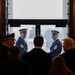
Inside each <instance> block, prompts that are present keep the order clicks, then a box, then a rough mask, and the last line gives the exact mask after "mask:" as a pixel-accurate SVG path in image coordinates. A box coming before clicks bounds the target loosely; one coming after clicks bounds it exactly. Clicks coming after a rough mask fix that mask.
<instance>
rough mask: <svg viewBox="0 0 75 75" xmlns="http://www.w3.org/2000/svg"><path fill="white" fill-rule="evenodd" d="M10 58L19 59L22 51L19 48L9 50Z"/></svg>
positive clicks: (14, 47)
mask: <svg viewBox="0 0 75 75" xmlns="http://www.w3.org/2000/svg"><path fill="white" fill-rule="evenodd" d="M9 55H10V57H11V58H12V57H19V55H20V49H19V48H18V47H17V46H13V47H11V48H10V50H9Z"/></svg>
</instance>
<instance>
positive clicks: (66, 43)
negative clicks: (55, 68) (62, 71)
mask: <svg viewBox="0 0 75 75" xmlns="http://www.w3.org/2000/svg"><path fill="white" fill-rule="evenodd" d="M63 50H64V53H62V54H61V55H60V56H61V57H62V58H63V59H64V60H65V63H66V66H67V67H68V68H69V69H70V70H72V71H73V72H74V73H75V47H74V40H73V39H72V38H65V39H64V40H63Z"/></svg>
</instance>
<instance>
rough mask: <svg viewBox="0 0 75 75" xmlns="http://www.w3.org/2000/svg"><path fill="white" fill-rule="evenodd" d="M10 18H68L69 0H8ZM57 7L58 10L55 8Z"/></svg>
mask: <svg viewBox="0 0 75 75" xmlns="http://www.w3.org/2000/svg"><path fill="white" fill-rule="evenodd" d="M8 1H9V2H8V3H9V5H8V6H9V7H8V12H9V15H8V18H9V19H67V18H68V16H67V13H68V5H67V3H68V0H8ZM55 9H56V10H55Z"/></svg>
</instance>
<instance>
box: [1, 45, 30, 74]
mask: <svg viewBox="0 0 75 75" xmlns="http://www.w3.org/2000/svg"><path fill="white" fill-rule="evenodd" d="M9 55H10V59H9V60H7V61H4V62H1V63H0V73H1V74H3V75H4V74H6V75H15V74H17V75H31V68H30V64H29V63H28V62H26V61H25V62H22V61H21V60H20V50H19V48H18V47H17V46H13V47H11V48H10V50H9Z"/></svg>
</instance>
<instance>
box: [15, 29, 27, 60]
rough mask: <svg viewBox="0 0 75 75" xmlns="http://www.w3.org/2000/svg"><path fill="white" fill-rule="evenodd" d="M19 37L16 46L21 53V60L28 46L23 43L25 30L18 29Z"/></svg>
mask: <svg viewBox="0 0 75 75" xmlns="http://www.w3.org/2000/svg"><path fill="white" fill-rule="evenodd" d="M19 31H20V36H19V38H18V40H17V41H16V46H17V47H19V49H20V51H21V60H22V59H23V55H24V54H25V53H26V52H27V50H28V45H27V43H26V41H25V38H26V35H27V29H20V30H19Z"/></svg>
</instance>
